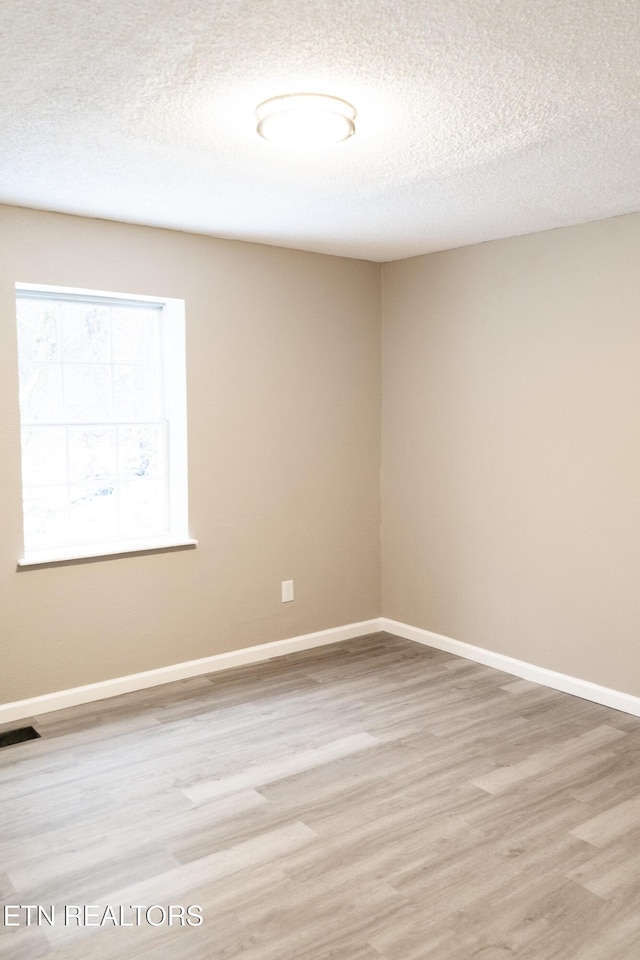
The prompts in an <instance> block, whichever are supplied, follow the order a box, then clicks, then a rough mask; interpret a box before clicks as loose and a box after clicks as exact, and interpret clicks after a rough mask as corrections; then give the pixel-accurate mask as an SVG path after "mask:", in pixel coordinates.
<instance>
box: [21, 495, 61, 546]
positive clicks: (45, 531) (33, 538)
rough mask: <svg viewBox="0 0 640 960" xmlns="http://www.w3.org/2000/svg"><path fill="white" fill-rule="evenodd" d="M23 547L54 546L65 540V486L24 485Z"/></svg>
mask: <svg viewBox="0 0 640 960" xmlns="http://www.w3.org/2000/svg"><path fill="white" fill-rule="evenodd" d="M23 503H24V545H25V550H41V549H42V548H43V547H56V546H58V544H60V543H68V541H69V497H68V492H67V487H66V486H59V487H25V488H24V491H23Z"/></svg>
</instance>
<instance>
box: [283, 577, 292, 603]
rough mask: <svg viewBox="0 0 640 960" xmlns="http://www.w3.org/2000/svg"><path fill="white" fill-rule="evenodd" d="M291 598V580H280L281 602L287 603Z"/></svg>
mask: <svg viewBox="0 0 640 960" xmlns="http://www.w3.org/2000/svg"><path fill="white" fill-rule="evenodd" d="M291 600H293V580H283V581H282V602H283V603H289V602H290V601H291Z"/></svg>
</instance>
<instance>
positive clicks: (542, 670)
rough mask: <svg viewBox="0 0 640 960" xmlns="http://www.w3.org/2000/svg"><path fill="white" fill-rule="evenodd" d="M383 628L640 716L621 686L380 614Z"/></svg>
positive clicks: (637, 703)
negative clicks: (583, 677) (613, 686)
mask: <svg viewBox="0 0 640 960" xmlns="http://www.w3.org/2000/svg"><path fill="white" fill-rule="evenodd" d="M380 629H381V630H384V631H386V632H387V633H393V634H394V635H395V636H397V637H403V638H404V639H405V640H414V641H415V642H416V643H422V644H424V645H425V646H427V647H434V648H435V649H436V650H444V651H446V652H447V653H453V654H455V656H457V657H464V659H465V660H473V661H475V662H476V663H482V664H484V665H485V666H487V667H494V668H495V669H496V670H502V671H503V672H504V673H510V674H511V675H512V676H514V677H521V678H522V679H523V680H531V681H532V682H533V683H539V684H541V686H543V687H551V688H552V689H553V690H561V691H562V692H563V693H570V694H572V695H573V696H574V697H581V698H582V699H583V700H591V701H592V702H593V703H600V704H602V706H605V707H613V709H614V710H621V711H622V712H623V713H630V714H632V715H633V716H634V717H640V697H634V696H632V695H631V694H630V693H622V692H621V691H620V690H612V689H611V688H610V687H601V686H600V685H599V684H597V683H591V682H590V681H589V680H580V679H579V678H578V677H571V676H569V675H568V674H565V673H557V672H556V671H555V670H547V669H546V667H538V666H536V665H535V664H533V663H527V661H526V660H516V659H515V658H514V657H508V656H506V655H505V654H503V653H494V652H493V651H492V650H485V648H484V647H474V646H473V645H472V644H470V643H463V642H462V641H461V640H452V639H451V638H450V637H443V636H442V635H441V634H439V633H432V632H431V631H430V630H422V629H421V628H420V627H411V626H409V625H408V624H406V623H399V622H398V621H397V620H389V619H388V618H387V617H381V619H380Z"/></svg>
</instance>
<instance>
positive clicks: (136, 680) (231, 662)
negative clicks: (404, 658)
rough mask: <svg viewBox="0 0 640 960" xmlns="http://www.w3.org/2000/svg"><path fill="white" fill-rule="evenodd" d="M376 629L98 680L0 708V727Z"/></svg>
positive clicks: (348, 629)
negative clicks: (2, 724) (97, 681)
mask: <svg viewBox="0 0 640 960" xmlns="http://www.w3.org/2000/svg"><path fill="white" fill-rule="evenodd" d="M380 629H381V627H380V620H379V619H377V618H376V619H374V620H362V621H360V623H349V624H347V625H346V626H343V627H332V628H331V629H329V630H318V631H316V632H315V633H306V634H303V635H302V636H299V637H289V638H288V639H287V640H274V641H273V642H272V643H262V644H259V645H258V646H255V647H244V648H243V649H242V650H230V651H229V652H228V653H217V654H214V655H213V656H211V657H203V658H202V659H200V660H188V661H187V662H186V663H173V664H171V665H170V666H168V667H159V668H158V669H156V670H145V671H144V673H132V674H130V675H129V676H126V677H115V678H114V679H113V680H101V681H100V682H99V683H90V684H87V685H86V686H83V687H73V688H72V689H70V690H58V691H56V692H55V693H45V694H44V695H43V696H40V697H30V698H29V699H28V700H16V701H15V702H14V703H5V704H0V723H13V722H14V721H15V720H25V719H26V718H28V717H37V716H38V715H39V714H42V713H50V712H51V711H52V710H61V709H63V708H64V707H75V706H77V705H78V704H81V703H91V702H93V701H94V700H105V699H106V698H107V697H117V696H118V695H119V694H121V693H131V692H132V691H134V690H145V689H146V688H147V687H156V686H159V685H160V684H162V683H171V682H172V681H173V680H186V679H187V678H188V677H197V676H200V675H201V674H203V673H215V672H217V671H218V670H228V669H230V668H231V667H240V666H243V665H244V664H248V663H259V662H260V661H262V660H270V659H271V658H272V657H282V656H285V655H286V654H287V653H295V652H296V651H297V650H310V649H311V648H312V647H321V646H324V645H325V644H327V643H337V642H339V641H340V640H353V639H354V638H355V637H363V636H366V634H368V633H378V632H379V631H380Z"/></svg>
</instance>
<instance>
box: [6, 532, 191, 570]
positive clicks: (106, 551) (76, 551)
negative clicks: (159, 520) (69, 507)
mask: <svg viewBox="0 0 640 960" xmlns="http://www.w3.org/2000/svg"><path fill="white" fill-rule="evenodd" d="M197 543H198V541H197V540H193V539H191V538H190V537H184V538H179V539H176V540H169V539H168V540H127V541H126V542H124V541H123V542H116V543H89V544H85V545H84V546H79V547H68V548H65V549H64V550H34V552H33V553H29V554H27V555H26V556H25V557H23V558H22V559H21V560H18V566H19V567H39V566H42V565H43V564H49V563H68V562H70V561H73V560H99V559H100V557H117V556H122V555H123V554H129V553H149V552H150V551H156V550H173V549H176V548H179V547H195V546H196V544H197Z"/></svg>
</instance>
